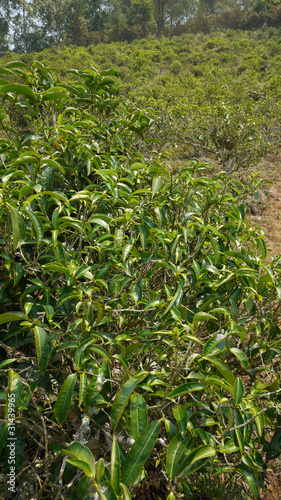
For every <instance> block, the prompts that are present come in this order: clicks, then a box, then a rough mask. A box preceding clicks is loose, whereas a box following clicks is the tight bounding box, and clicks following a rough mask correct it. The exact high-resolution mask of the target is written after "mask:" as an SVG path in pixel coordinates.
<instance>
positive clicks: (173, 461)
mask: <svg viewBox="0 0 281 500" xmlns="http://www.w3.org/2000/svg"><path fill="white" fill-rule="evenodd" d="M191 439H192V438H191V437H188V438H186V439H184V440H183V439H182V438H181V436H180V434H179V433H178V434H176V436H174V437H173V439H172V440H171V441H170V443H169V446H168V450H167V457H166V466H167V474H168V477H169V478H171V479H174V477H175V476H176V474H177V470H178V463H179V461H180V460H181V458H182V456H183V454H184V452H185V450H186V449H187V446H188V445H189V444H190V441H191Z"/></svg>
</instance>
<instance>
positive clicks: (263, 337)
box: [0, 61, 281, 500]
mask: <svg viewBox="0 0 281 500" xmlns="http://www.w3.org/2000/svg"><path fill="white" fill-rule="evenodd" d="M70 75H71V76H72V81H71V83H64V82H62V81H60V80H58V78H57V77H56V76H55V74H54V72H52V71H51V70H50V69H48V68H46V67H45V66H43V65H42V64H41V63H39V62H38V61H35V62H34V63H33V65H32V67H28V66H26V65H25V64H24V63H22V62H9V63H7V64H6V65H5V66H4V67H3V68H2V76H3V77H4V78H6V81H5V80H4V79H2V80H1V87H0V96H1V115H0V120H1V130H2V132H1V141H0V158H1V166H0V169H1V184H0V224H1V238H0V245H1V248H0V257H1V261H2V266H1V292H0V308H1V314H0V325H1V331H0V335H1V351H0V354H1V362H0V370H1V371H0V382H1V392H0V398H1V401H2V402H3V404H2V415H1V417H2V424H1V426H0V450H1V452H2V454H3V457H4V460H3V469H2V476H1V480H2V481H4V482H6V486H5V487H4V486H3V488H4V489H5V488H6V490H5V494H6V497H7V498H9V495H10V493H12V492H13V490H11V489H10V491H9V490H8V488H9V483H7V479H8V476H7V474H9V470H10V469H9V467H10V462H9V457H10V455H9V453H10V452H9V450H10V448H9V446H8V443H9V441H8V439H14V440H15V442H16V461H15V464H14V466H15V470H16V490H15V491H16V492H17V493H16V494H17V498H26V499H27V498H28V499H30V498H36V499H39V500H40V499H44V498H46V497H47V496H48V498H53V499H55V500H58V499H59V498H62V497H63V498H71V499H73V500H74V499H76V498H79V499H83V498H88V499H90V498H93V494H94V493H96V494H97V496H98V498H99V499H112V500H114V499H121V498H122V499H126V500H127V499H129V498H131V497H132V495H135V494H136V491H137V489H138V488H144V490H145V491H147V490H148V489H149V481H150V484H152V483H154V484H156V483H157V481H158V478H161V481H160V480H159V484H160V482H161V490H160V491H161V493H160V494H161V498H164V497H165V498H168V499H169V500H171V499H173V498H180V497H181V496H182V494H184V496H185V498H190V499H191V498H196V488H195V486H196V485H197V484H198V481H197V480H196V481H193V478H198V473H200V474H205V475H206V477H210V474H211V475H212V476H217V477H218V478H219V477H221V476H220V475H221V474H224V478H227V479H225V480H226V482H227V484H228V485H229V486H227V487H229V491H234V489H233V488H234V487H233V480H236V481H238V488H237V491H238V490H239V494H240V493H241V490H242V488H244V485H245V484H247V485H248V488H249V491H251V492H252V493H251V494H252V495H253V496H254V498H255V499H258V496H259V488H260V487H262V486H263V484H264V478H265V474H266V470H267V465H268V461H269V460H273V459H275V458H277V457H278V456H279V454H280V430H279V429H280V389H279V385H280V382H279V379H280V371H279V363H280V361H279V359H280V328H279V321H280V319H279V316H280V297H281V287H280V282H281V279H280V269H281V268H280V262H279V259H275V260H273V262H272V263H271V264H268V263H265V260H264V259H265V258H266V253H267V248H266V245H265V243H264V240H263V235H262V232H261V230H260V229H258V228H254V227H247V225H246V224H245V222H244V219H245V214H246V211H247V205H246V204H245V203H243V202H242V201H241V200H242V197H244V199H245V197H246V195H247V194H249V191H250V192H251V193H254V192H255V191H256V189H257V188H258V182H257V181H252V183H251V184H250V185H249V186H248V187H245V186H243V185H242V184H241V183H240V182H238V181H237V180H234V179H233V178H231V177H228V176H227V174H226V173H225V172H220V173H218V174H216V175H215V176H214V177H211V176H210V175H209V172H208V165H205V164H202V163H200V162H198V161H191V162H188V163H187V164H186V166H185V167H184V168H182V169H181V170H180V171H178V172H177V171H172V170H171V169H170V168H169V167H168V166H167V165H168V159H167V158H166V155H165V153H163V152H156V151H153V150H152V147H151V144H152V145H153V144H154V143H153V142H152V143H151V142H149V141H150V130H153V127H154V126H155V122H154V118H153V116H152V114H151V110H150V111H149V110H145V109H133V108H132V107H131V106H130V105H129V104H128V102H127V101H126V100H125V99H124V98H123V97H121V96H120V92H119V89H118V84H117V82H116V73H115V71H114V70H107V71H102V72H100V73H99V72H98V71H97V70H94V69H90V70H84V71H82V70H71V72H70ZM149 145H150V147H149ZM10 401H12V402H13V405H14V408H15V419H14V420H13V419H10V421H8V417H9V415H10V413H11V412H10V409H9V408H10V406H9V402H10ZM13 433H14V434H13ZM149 478H150V479H149ZM151 478H152V479H151ZM218 483H219V480H218ZM157 484H158V483H157ZM216 484H217V483H216ZM217 487H218V488H219V486H218V485H217V486H216V488H217ZM151 488H152V486H151ZM159 488H160V486H159ZM194 488H195V489H194ZM241 494H242V493H241ZM10 496H11V495H10Z"/></svg>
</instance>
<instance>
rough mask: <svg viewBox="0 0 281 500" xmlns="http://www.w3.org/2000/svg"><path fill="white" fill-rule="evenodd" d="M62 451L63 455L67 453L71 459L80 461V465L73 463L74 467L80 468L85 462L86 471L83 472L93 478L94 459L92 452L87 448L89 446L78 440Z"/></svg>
mask: <svg viewBox="0 0 281 500" xmlns="http://www.w3.org/2000/svg"><path fill="white" fill-rule="evenodd" d="M62 451H63V453H64V455H68V456H69V457H70V458H71V459H73V460H74V461H77V462H79V463H80V466H78V465H75V466H76V467H79V468H81V466H82V465H83V464H85V465H86V467H85V470H86V471H87V472H85V474H87V475H89V476H90V477H93V478H94V477H95V468H96V463H95V459H94V457H93V454H92V452H91V451H90V450H89V448H87V446H84V445H83V444H81V443H79V442H78V441H75V442H74V443H72V444H71V445H70V446H69V447H68V448H67V449H63V450H62ZM83 467H84V465H83ZM82 470H84V469H82Z"/></svg>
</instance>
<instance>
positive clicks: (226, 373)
mask: <svg viewBox="0 0 281 500" xmlns="http://www.w3.org/2000/svg"><path fill="white" fill-rule="evenodd" d="M203 359H206V360H207V361H209V362H210V363H211V364H212V365H213V366H215V367H216V368H217V370H218V371H219V372H220V373H221V375H222V376H223V377H224V378H225V380H226V381H227V382H228V383H229V384H230V385H232V386H234V384H235V377H234V375H233V373H231V371H230V370H229V369H228V367H227V365H226V364H225V363H223V361H221V360H219V359H217V358H215V357H213V356H204V358H203Z"/></svg>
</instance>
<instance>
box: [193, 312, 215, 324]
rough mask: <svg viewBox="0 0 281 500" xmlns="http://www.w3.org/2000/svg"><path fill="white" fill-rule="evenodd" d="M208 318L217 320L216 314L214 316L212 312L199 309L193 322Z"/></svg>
mask: <svg viewBox="0 0 281 500" xmlns="http://www.w3.org/2000/svg"><path fill="white" fill-rule="evenodd" d="M208 319H212V320H215V321H217V318H216V317H215V316H212V314H208V313H206V312H204V311H199V312H198V313H196V314H194V316H193V323H199V321H206V320H208Z"/></svg>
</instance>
